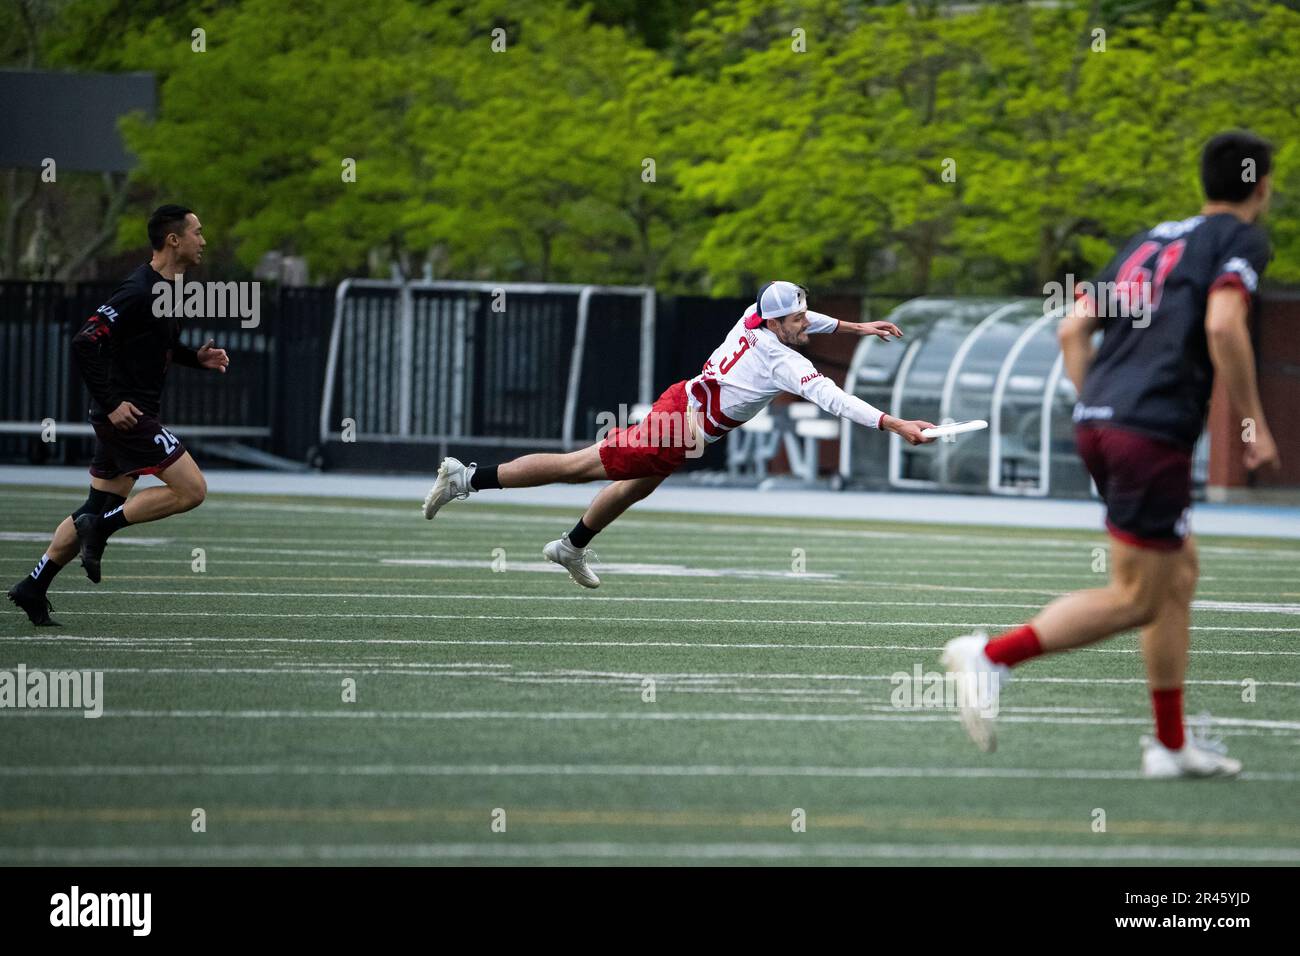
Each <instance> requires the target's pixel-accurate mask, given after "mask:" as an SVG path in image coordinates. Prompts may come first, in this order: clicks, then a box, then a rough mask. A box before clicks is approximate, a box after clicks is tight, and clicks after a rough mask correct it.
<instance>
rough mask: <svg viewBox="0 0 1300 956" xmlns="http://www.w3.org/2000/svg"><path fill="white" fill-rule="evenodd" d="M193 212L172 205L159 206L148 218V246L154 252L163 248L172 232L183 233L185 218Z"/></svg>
mask: <svg viewBox="0 0 1300 956" xmlns="http://www.w3.org/2000/svg"><path fill="white" fill-rule="evenodd" d="M193 211H194V210H193V209H186V208H185V207H184V206H177V205H175V204H174V203H169V204H167V205H166V206H159V207H158V208H157V209H155V210H154V211H153V215H152V216H150V217H149V244H150V245H151V246H152V247H153V248H154V250H155V251H157V250H159V249H161V248H162V247H163V243H164V242H166V241H167V236H168V235H169V234H171V233H173V232H174V233H176V234H177V235H180V234H181V233H183V232H184V231H185V217H186V216H188V215H189V214H190V213H192V212H193Z"/></svg>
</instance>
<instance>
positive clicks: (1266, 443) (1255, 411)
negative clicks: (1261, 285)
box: [1205, 288, 1279, 471]
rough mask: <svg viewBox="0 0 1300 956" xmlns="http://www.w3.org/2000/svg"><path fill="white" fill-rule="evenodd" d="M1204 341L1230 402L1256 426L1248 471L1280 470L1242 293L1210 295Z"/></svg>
mask: <svg viewBox="0 0 1300 956" xmlns="http://www.w3.org/2000/svg"><path fill="white" fill-rule="evenodd" d="M1205 339H1206V342H1207V343H1208V344H1209V347H1210V361H1212V362H1213V363H1214V373H1215V374H1216V375H1218V376H1219V377H1220V378H1222V379H1223V384H1224V385H1225V386H1226V388H1227V392H1228V401H1229V402H1231V403H1232V407H1233V408H1234V409H1236V410H1237V411H1238V412H1239V413H1240V414H1242V415H1243V416H1245V418H1247V419H1249V420H1251V421H1253V422H1254V424H1255V427H1254V437H1255V440H1254V441H1252V442H1248V443H1247V444H1246V454H1245V461H1246V467H1247V468H1249V469H1251V470H1252V471H1253V470H1255V469H1256V468H1260V467H1262V466H1264V465H1269V466H1271V467H1273V468H1277V467H1278V464H1279V461H1278V454H1277V443H1276V442H1275V441H1274V440H1273V433H1272V432H1271V431H1269V428H1268V424H1267V423H1266V422H1265V421H1264V406H1263V404H1262V403H1261V402H1260V399H1259V385H1258V383H1257V382H1256V379H1255V349H1254V347H1253V346H1252V345H1251V344H1250V327H1249V324H1248V315H1247V300H1246V297H1245V296H1244V295H1242V293H1241V290H1240V289H1235V288H1221V289H1215V290H1214V291H1213V292H1211V293H1210V299H1209V304H1208V306H1207V307H1206V311H1205Z"/></svg>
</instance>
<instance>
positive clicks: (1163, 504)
mask: <svg viewBox="0 0 1300 956" xmlns="http://www.w3.org/2000/svg"><path fill="white" fill-rule="evenodd" d="M1074 436H1075V444H1076V445H1077V446H1078V448H1079V456H1080V457H1081V458H1082V459H1083V463H1084V465H1086V466H1087V468H1088V473H1089V474H1091V475H1092V480H1093V481H1095V482H1096V483H1097V491H1098V493H1099V494H1100V495H1101V498H1102V500H1103V501H1104V502H1106V529H1107V530H1108V531H1109V532H1110V533H1111V535H1112V536H1114V537H1115V538H1117V539H1118V540H1120V541H1123V542H1124V543H1125V544H1131V545H1134V546H1136V547H1139V548H1155V549H1158V550H1162V551H1174V550H1177V549H1178V548H1181V547H1182V546H1183V540H1184V539H1185V538H1186V537H1187V513H1188V511H1189V509H1190V508H1191V507H1192V452H1191V449H1189V448H1184V447H1183V446H1181V445H1176V444H1173V443H1171V442H1164V441H1160V440H1159V439H1156V438H1151V437H1150V436H1148V435H1143V434H1141V433H1139V432H1132V431H1127V430H1126V429H1123V428H1113V427H1104V426H1103V427H1099V426H1096V425H1080V426H1079V427H1078V428H1076V429H1075V433H1074Z"/></svg>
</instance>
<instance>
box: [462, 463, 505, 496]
mask: <svg viewBox="0 0 1300 956" xmlns="http://www.w3.org/2000/svg"><path fill="white" fill-rule="evenodd" d="M469 486H470V487H471V488H473V489H474V490H475V491H483V490H485V489H487V488H500V487H501V479H499V478H498V477H497V466H496V465H479V466H477V467H476V468H475V469H474V474H472V475H470V476H469Z"/></svg>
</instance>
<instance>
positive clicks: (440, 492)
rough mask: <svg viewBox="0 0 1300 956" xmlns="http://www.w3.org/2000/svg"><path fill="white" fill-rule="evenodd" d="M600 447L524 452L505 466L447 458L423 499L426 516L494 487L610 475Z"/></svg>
mask: <svg viewBox="0 0 1300 956" xmlns="http://www.w3.org/2000/svg"><path fill="white" fill-rule="evenodd" d="M607 477H608V475H606V474H605V466H604V465H603V464H602V463H601V460H600V446H599V445H588V446H587V447H586V448H581V449H579V450H578V451H571V452H566V453H563V454H537V455H523V456H521V457H519V458H516V459H514V460H513V461H508V462H506V463H505V464H503V465H494V466H490V467H485V468H480V467H479V466H478V465H477V464H476V463H474V462H471V463H470V464H468V465H465V464H462V463H461V462H460V461H458V460H457V459H455V458H444V459H443V460H442V464H441V465H439V466H438V477H437V479H436V480H435V481H434V483H433V487H432V488H430V489H429V493H428V494H427V495H425V498H424V516H425V517H426V518H433V516H434V515H436V514H437V513H438V512H439V511H440V510H441V509H442V507H443V505H445V504H447V502H449V501H453V500H455V499H457V498H468V497H469V496H470V495H471V494H472V493H474V492H476V491H486V490H488V489H491V488H536V487H538V486H540V485H552V484H557V483H563V484H581V483H583V482H587V481H599V480H601V479H603V478H607Z"/></svg>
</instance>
